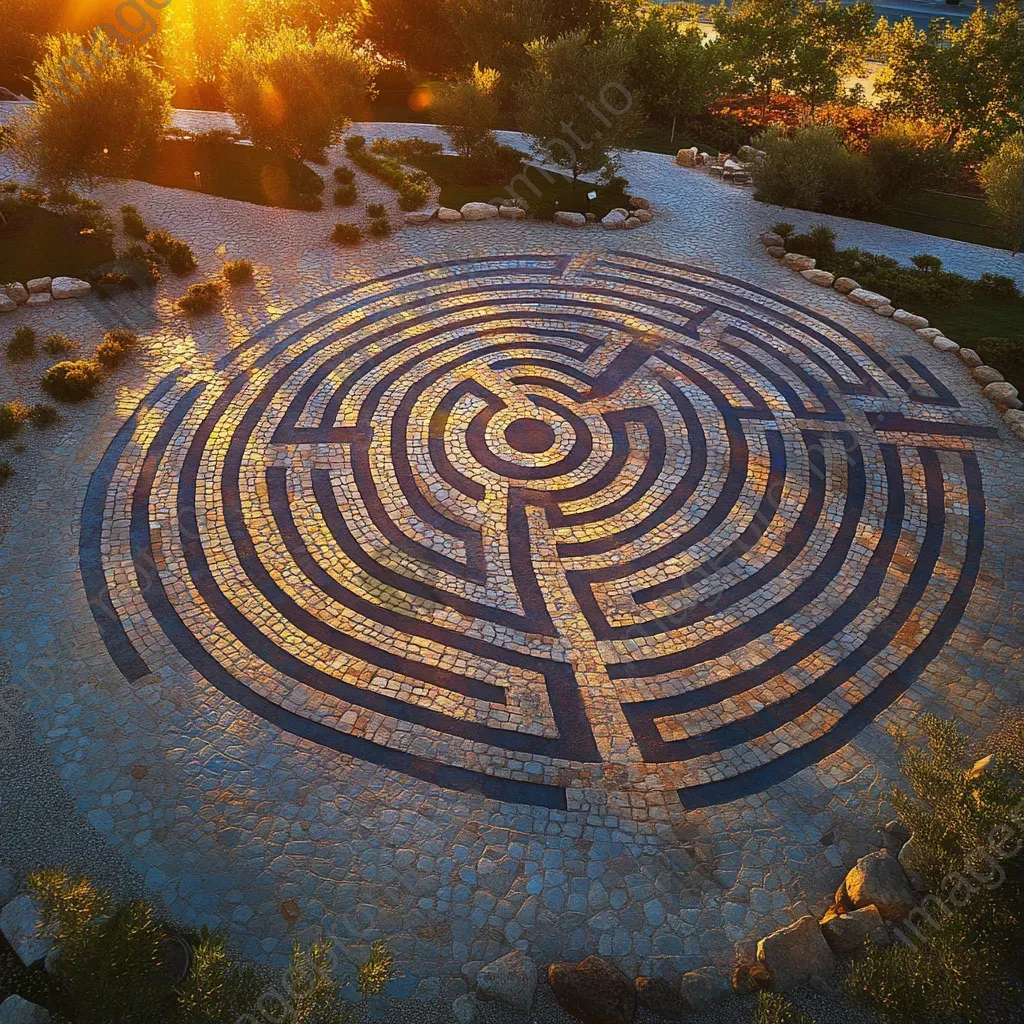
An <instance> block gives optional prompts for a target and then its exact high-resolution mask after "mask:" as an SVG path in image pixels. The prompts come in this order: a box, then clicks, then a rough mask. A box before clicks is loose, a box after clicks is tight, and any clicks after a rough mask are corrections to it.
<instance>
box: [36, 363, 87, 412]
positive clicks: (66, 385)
mask: <svg viewBox="0 0 1024 1024" xmlns="http://www.w3.org/2000/svg"><path fill="white" fill-rule="evenodd" d="M99 382H100V371H99V367H98V366H97V365H96V364H95V363H93V362H89V361H87V360H85V359H75V360H68V361H65V362H62V363H54V365H53V366H51V367H50V368H49V369H48V370H47V371H46V373H44V374H43V379H42V381H41V384H42V387H43V390H44V391H45V392H46V393H47V394H48V395H49V396H50V397H51V398H56V399H57V400H58V401H61V402H82V401H85V399H87V398H92V396H93V394H94V393H95V391H96V386H97V385H98V384H99Z"/></svg>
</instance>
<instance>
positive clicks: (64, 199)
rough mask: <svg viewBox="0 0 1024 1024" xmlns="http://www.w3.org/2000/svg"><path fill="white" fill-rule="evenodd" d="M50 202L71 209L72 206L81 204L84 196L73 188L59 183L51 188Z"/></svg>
mask: <svg viewBox="0 0 1024 1024" xmlns="http://www.w3.org/2000/svg"><path fill="white" fill-rule="evenodd" d="M50 203H51V205H53V206H59V207H63V208H64V209H69V208H70V207H72V206H80V205H81V204H82V197H81V196H80V195H79V194H78V193H77V192H76V191H75V190H74V189H73V188H65V187H62V186H60V185H58V186H57V187H56V188H52V189H50Z"/></svg>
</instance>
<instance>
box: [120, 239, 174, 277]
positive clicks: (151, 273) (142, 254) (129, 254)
mask: <svg viewBox="0 0 1024 1024" xmlns="http://www.w3.org/2000/svg"><path fill="white" fill-rule="evenodd" d="M117 258H118V259H119V260H123V261H124V262H126V263H134V264H135V265H136V266H137V267H138V269H139V273H140V275H141V276H142V277H144V278H146V279H147V280H148V281H149V283H150V284H156V283H157V281H159V280H160V278H161V277H162V276H163V275H162V274H161V273H160V263H159V262H158V260H157V258H156V256H154V255H153V253H152V252H150V250H149V249H147V248H146V247H145V246H144V245H140V244H139V243H138V242H132V243H131V244H130V245H127V246H125V248H124V249H123V250H122V251H121V252H119V253H118V254H117Z"/></svg>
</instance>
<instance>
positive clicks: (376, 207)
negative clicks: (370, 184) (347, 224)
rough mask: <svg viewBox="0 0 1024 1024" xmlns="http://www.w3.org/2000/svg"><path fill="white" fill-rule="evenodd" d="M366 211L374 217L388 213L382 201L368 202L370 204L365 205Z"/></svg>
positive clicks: (384, 215)
mask: <svg viewBox="0 0 1024 1024" xmlns="http://www.w3.org/2000/svg"><path fill="white" fill-rule="evenodd" d="M366 212H367V213H368V214H369V215H370V216H371V217H374V218H376V217H386V216H387V215H388V211H387V209H386V208H385V206H384V205H383V204H382V203H370V205H369V206H367V207H366Z"/></svg>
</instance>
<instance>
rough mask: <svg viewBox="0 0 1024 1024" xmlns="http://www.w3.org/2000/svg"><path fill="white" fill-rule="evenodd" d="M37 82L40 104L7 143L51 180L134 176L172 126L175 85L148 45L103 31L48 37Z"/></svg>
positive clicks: (19, 123)
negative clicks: (154, 60)
mask: <svg viewBox="0 0 1024 1024" xmlns="http://www.w3.org/2000/svg"><path fill="white" fill-rule="evenodd" d="M36 81H37V85H36V103H35V106H34V107H31V108H29V109H28V110H26V111H24V112H22V113H21V114H20V115H19V116H18V118H17V119H16V120H15V121H14V123H13V124H12V125H11V126H10V129H9V131H8V132H7V133H5V137H4V139H5V142H4V144H5V146H6V148H8V149H9V150H10V151H11V152H12V154H13V156H14V158H15V160H16V161H17V162H18V163H19V164H20V165H21V166H22V167H24V168H26V169H28V170H29V171H31V172H32V173H33V174H34V175H35V176H36V178H37V179H38V180H39V181H40V182H42V183H44V184H48V185H58V184H70V183H73V182H89V181H92V180H95V179H97V178H102V177H115V178H116V177H130V176H131V175H132V174H133V172H134V171H135V169H136V167H137V166H138V165H139V163H140V162H141V161H142V160H143V159H144V158H145V157H147V156H148V155H149V154H150V153H151V152H152V151H153V149H154V147H155V146H156V144H157V142H158V141H159V139H160V138H161V136H162V134H163V132H164V130H165V128H166V127H167V125H168V124H169V123H170V119H171V87H170V85H168V83H167V82H165V81H164V80H163V78H161V76H160V74H159V72H158V71H157V69H156V67H155V66H154V65H153V64H152V62H151V61H150V60H149V59H148V57H147V56H146V55H145V54H144V53H143V52H142V51H141V50H139V49H138V48H136V47H131V46H121V45H119V44H118V43H117V42H115V41H114V40H112V39H111V38H109V37H108V36H107V35H106V34H105V33H104V32H103V31H101V30H99V29H97V30H96V31H95V32H94V33H93V34H92V36H90V37H87V38H83V37H80V36H76V35H72V34H65V35H60V36H48V37H47V38H46V39H45V40H44V43H43V58H42V60H41V61H40V62H39V64H38V65H37V66H36Z"/></svg>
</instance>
